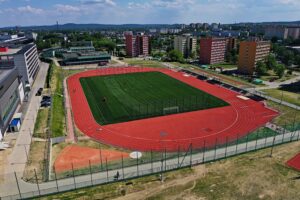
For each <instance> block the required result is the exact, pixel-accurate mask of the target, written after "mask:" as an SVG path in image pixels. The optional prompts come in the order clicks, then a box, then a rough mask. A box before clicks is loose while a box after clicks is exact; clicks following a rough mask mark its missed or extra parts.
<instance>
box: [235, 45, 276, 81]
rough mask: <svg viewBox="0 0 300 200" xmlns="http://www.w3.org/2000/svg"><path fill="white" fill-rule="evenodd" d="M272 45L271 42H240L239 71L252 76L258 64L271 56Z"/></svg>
mask: <svg viewBox="0 0 300 200" xmlns="http://www.w3.org/2000/svg"><path fill="white" fill-rule="evenodd" d="M270 49H271V43H270V42H269V41H242V42H240V51H239V63H238V71H239V72H240V73H243V74H249V75H252V74H253V73H254V72H255V68H256V63H257V62H258V61H262V60H265V59H266V57H267V56H268V55H269V54H270Z"/></svg>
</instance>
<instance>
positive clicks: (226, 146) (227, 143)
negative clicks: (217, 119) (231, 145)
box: [225, 136, 228, 158]
mask: <svg viewBox="0 0 300 200" xmlns="http://www.w3.org/2000/svg"><path fill="white" fill-rule="evenodd" d="M227 146H228V136H226V147H225V158H226V157H227Z"/></svg>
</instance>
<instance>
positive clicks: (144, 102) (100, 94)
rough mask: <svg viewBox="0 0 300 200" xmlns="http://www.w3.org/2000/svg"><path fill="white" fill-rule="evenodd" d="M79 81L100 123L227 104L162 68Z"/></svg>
mask: <svg viewBox="0 0 300 200" xmlns="http://www.w3.org/2000/svg"><path fill="white" fill-rule="evenodd" d="M80 82H81V85H82V87H83V90H84V92H85V95H86V97H87V100H88V103H89V106H90V108H91V110H92V113H93V115H94V118H95V119H96V121H97V122H98V123H100V124H112V123H118V122H125V121H130V120H136V119H143V118H147V117H153V116H161V115H166V114H174V113H178V112H179V113H181V112H188V111H193V110H201V109H208V108H215V107H222V106H226V105H228V104H227V103H226V102H224V101H223V100H220V99H218V98H216V97H214V96H212V95H210V94H207V93H205V92H203V91H201V90H198V89H196V88H194V87H191V86H189V85H187V84H185V83H183V82H181V81H179V80H177V79H174V78H171V77H169V76H167V75H165V74H163V73H160V72H146V73H132V74H121V75H113V76H98V77H89V78H81V79H80Z"/></svg>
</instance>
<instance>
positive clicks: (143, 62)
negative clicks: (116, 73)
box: [124, 58, 164, 67]
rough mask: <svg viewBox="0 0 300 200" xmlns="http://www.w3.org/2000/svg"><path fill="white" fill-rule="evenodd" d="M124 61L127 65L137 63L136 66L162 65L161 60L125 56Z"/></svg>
mask: <svg viewBox="0 0 300 200" xmlns="http://www.w3.org/2000/svg"><path fill="white" fill-rule="evenodd" d="M124 62H126V63H128V64H129V65H138V66H145V67H164V65H163V64H162V63H161V62H159V61H155V60H142V59H132V58H126V59H125V60H124Z"/></svg>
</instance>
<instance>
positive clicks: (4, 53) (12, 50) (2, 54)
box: [0, 48, 21, 56]
mask: <svg viewBox="0 0 300 200" xmlns="http://www.w3.org/2000/svg"><path fill="white" fill-rule="evenodd" d="M20 50H21V48H9V49H8V51H6V52H0V56H4V55H13V54H15V53H18V52H19V51H20Z"/></svg>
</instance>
